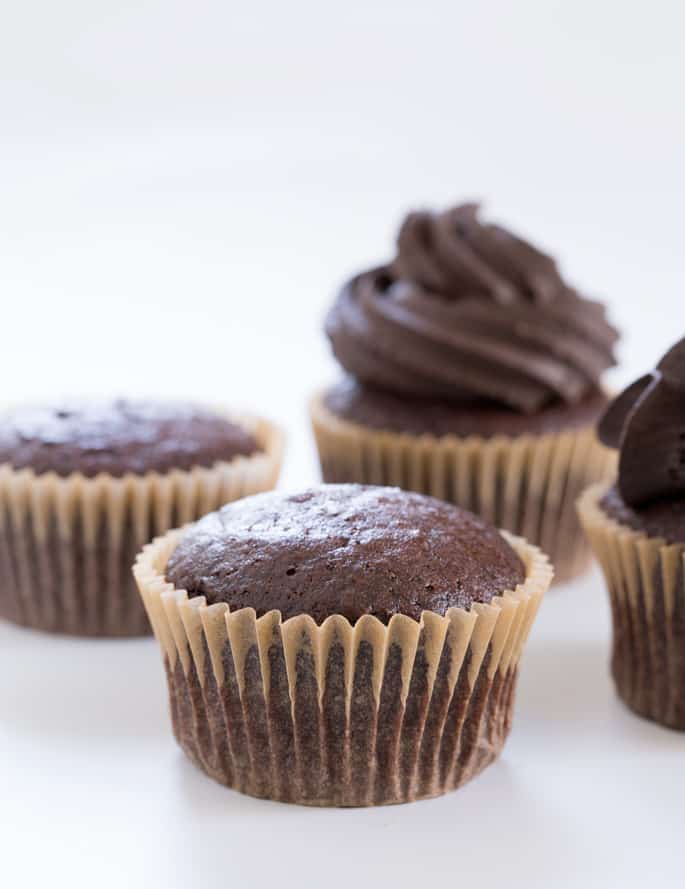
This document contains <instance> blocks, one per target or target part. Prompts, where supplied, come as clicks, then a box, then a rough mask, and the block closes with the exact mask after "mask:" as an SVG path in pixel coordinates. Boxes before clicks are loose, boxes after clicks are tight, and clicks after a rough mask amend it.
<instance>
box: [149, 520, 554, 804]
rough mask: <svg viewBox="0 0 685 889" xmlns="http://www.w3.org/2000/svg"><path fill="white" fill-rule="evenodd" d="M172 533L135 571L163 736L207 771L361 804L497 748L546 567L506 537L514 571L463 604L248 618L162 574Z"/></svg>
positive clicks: (294, 794) (489, 755) (434, 792)
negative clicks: (495, 592) (163, 716)
mask: <svg viewBox="0 0 685 889" xmlns="http://www.w3.org/2000/svg"><path fill="white" fill-rule="evenodd" d="M182 533H183V532H182V531H172V532H170V533H169V534H167V535H166V536H164V537H161V538H159V539H157V540H155V541H154V542H153V543H151V544H149V545H148V546H147V547H145V549H144V550H143V552H142V553H141V554H140V556H139V557H138V560H137V561H136V564H135V567H134V574H135V577H136V580H137V582H138V586H139V589H140V592H141V595H142V598H143V600H144V602H145V606H146V608H147V611H148V614H149V616H150V621H151V623H152V626H153V628H154V632H155V635H156V637H157V639H158V641H159V643H160V645H161V648H162V654H163V660H164V665H165V668H166V673H167V679H168V683H169V693H170V703H171V718H172V723H173V729H174V733H175V735H176V738H177V740H178V742H179V744H180V745H181V747H182V748H183V750H184V751H185V752H186V753H187V754H188V756H189V757H190V758H191V759H192V760H193V762H195V763H196V765H197V766H199V768H201V769H202V770H203V771H205V772H206V773H207V774H208V775H210V776H211V777H212V778H214V779H215V780H216V781H219V782H220V783H222V784H226V785H228V786H229V787H232V788H235V789H236V790H239V791H241V792H243V793H248V794H250V795H252V796H257V797H264V798H267V799H273V800H281V801H283V802H292V803H303V804H307V805H318V806H369V805H381V804H386V803H400V802H408V801H410V800H416V799H422V798H427V797H433V796H438V795H440V794H442V793H445V792H446V791H448V790H452V789H454V788H456V787H459V786H460V785H461V784H463V783H464V782H466V781H468V780H469V779H470V778H472V777H473V776H474V775H476V774H477V773H478V772H480V771H481V770H482V769H483V768H485V766H487V765H488V764H489V763H490V762H492V761H493V760H494V759H495V758H496V757H497V755H498V754H499V752H500V750H501V748H502V745H503V744H504V741H505V739H506V736H507V734H508V733H509V729H510V726H511V718H512V708H513V700H514V690H515V685H516V678H517V671H518V663H519V658H520V656H521V651H522V648H523V645H524V643H525V641H526V638H527V636H528V632H529V630H530V627H531V624H532V622H533V619H534V617H535V614H536V612H537V609H538V606H539V604H540V601H541V598H542V596H543V594H544V592H545V591H546V589H547V587H548V586H549V584H550V582H551V578H552V568H551V566H550V564H549V561H548V560H547V558H546V556H544V555H543V554H542V553H541V552H540V551H539V550H538V549H537V548H535V547H532V546H530V545H528V544H527V543H526V542H525V541H523V540H521V539H519V538H515V537H511V536H509V535H505V536H506V537H507V540H508V541H509V542H510V543H511V545H512V546H513V547H514V548H515V550H516V551H517V552H518V554H519V555H520V556H521V558H522V560H523V562H524V565H525V568H526V579H525V581H524V582H523V583H522V584H519V586H518V587H517V588H516V590H514V591H502V594H501V595H500V596H498V597H496V598H495V599H493V601H492V603H491V604H489V605H484V604H474V605H473V606H472V608H471V609H470V610H469V611H465V610H463V609H458V608H452V609H450V610H449V611H448V612H447V614H446V615H445V616H444V617H443V616H441V615H438V614H435V613H432V612H428V611H424V612H423V615H422V617H421V620H420V622H419V621H416V620H414V619H412V618H410V617H406V616H404V615H395V616H393V617H392V619H391V620H390V622H389V623H388V625H387V626H386V625H384V624H383V623H381V621H379V620H378V619H377V618H375V617H372V616H370V615H366V616H364V617H362V618H360V619H359V620H358V621H357V622H356V623H355V625H354V626H352V625H351V624H350V623H349V621H348V620H347V619H346V618H344V617H343V616H341V615H333V616H331V617H329V618H327V619H326V620H325V621H324V622H323V623H322V624H321V625H320V626H317V625H316V623H315V622H314V620H313V619H312V618H311V617H309V616H308V615H301V616H296V617H292V618H290V619H288V620H286V621H281V615H280V612H278V611H270V612H267V613H266V614H264V615H263V616H262V617H260V618H257V617H256V613H255V610H254V609H252V608H242V609H240V610H237V611H235V612H231V611H230V610H229V608H228V606H227V605H225V604H215V605H211V606H207V605H206V602H205V599H204V597H201V596H198V597H195V598H192V599H188V596H187V593H186V592H185V591H184V590H177V589H175V588H174V587H173V585H172V584H170V583H168V582H167V581H166V579H165V570H166V565H167V562H168V559H169V556H170V555H171V553H172V551H173V550H174V548H175V547H176V545H177V543H178V541H179V539H180V537H181V534H182Z"/></svg>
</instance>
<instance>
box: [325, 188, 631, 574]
mask: <svg viewBox="0 0 685 889" xmlns="http://www.w3.org/2000/svg"><path fill="white" fill-rule="evenodd" d="M326 332H327V334H328V336H329V338H330V341H331V344H332V347H333V351H334V353H335V355H336V357H337V359H338V360H339V362H340V363H341V365H342V366H343V368H344V369H345V370H346V371H347V374H348V376H347V377H346V378H345V379H344V380H343V381H342V382H340V383H339V384H338V385H336V386H333V387H332V388H329V389H328V390H326V391H324V392H323V393H319V394H317V395H316V396H315V397H314V398H313V400H312V403H311V417H312V422H313V426H314V432H315V436H316V441H317V446H318V451H319V456H320V460H321V467H322V472H323V477H324V480H326V481H329V482H349V481H355V482H363V483H370V484H386V485H399V486H400V487H403V488H407V489H410V490H414V491H420V492H425V493H429V494H432V495H433V496H436V497H439V498H442V499H444V500H449V501H451V502H454V503H456V504H459V505H461V506H463V507H466V508H467V509H470V510H472V511H474V512H477V513H479V514H480V515H482V516H484V517H485V518H487V519H488V520H490V521H491V522H493V523H494V524H495V525H496V526H497V527H501V528H505V529H507V530H510V531H512V532H514V533H517V534H522V535H523V536H525V537H526V538H527V539H529V540H530V541H532V542H534V543H536V544H539V545H540V546H541V547H542V548H543V549H544V550H545V552H547V553H548V554H549V555H550V556H551V558H552V560H553V562H554V564H555V568H556V576H557V578H558V579H562V580H563V579H569V578H571V577H573V576H575V575H576V574H578V573H579V572H580V571H582V570H583V569H584V568H585V566H586V564H587V562H588V560H589V550H588V547H587V544H586V542H585V540H584V538H583V535H582V533H581V530H580V527H579V524H578V520H577V517H576V514H575V501H576V499H577V497H578V495H579V494H580V492H581V491H582V490H583V489H584V488H585V487H586V486H587V485H588V484H590V483H592V482H595V481H599V480H602V479H604V478H608V477H609V476H610V474H611V472H612V471H613V469H612V467H613V460H612V456H611V454H610V452H609V451H608V450H607V449H606V448H604V447H603V446H602V445H601V444H600V443H599V442H598V440H597V438H596V435H595V431H594V425H595V423H596V421H597V419H598V417H599V416H600V415H601V413H602V411H603V410H604V408H605V407H606V404H607V400H608V399H607V395H606V394H605V392H604V390H603V389H602V382H601V378H602V374H603V372H604V371H605V370H606V369H607V368H609V367H611V366H612V365H613V364H614V363H615V361H614V352H613V349H614V345H615V342H616V340H617V333H616V330H615V329H614V328H613V327H612V326H611V324H609V322H608V321H607V319H606V315H605V310H604V308H603V306H602V305H600V304H599V303H597V302H592V301H590V300H588V299H585V298H584V297H582V296H580V295H579V294H578V293H577V292H576V291H575V290H573V289H572V288H571V287H569V285H568V284H566V282H565V281H564V280H563V279H562V277H561V276H560V274H559V271H558V269H557V266H556V263H555V262H554V260H553V259H552V258H551V257H549V256H547V255H546V254H544V253H542V252H541V251H540V250H538V249H537V248H535V247H533V246H532V245H531V244H529V243H527V242H526V241H524V240H522V239H521V238H519V237H517V236H515V235H513V234H511V233H510V232H508V231H507V230H505V229H503V228H500V227H499V226H497V225H492V224H488V223H483V222H481V220H480V218H479V209H478V206H477V205H474V204H464V205H462V206H458V207H455V208H453V209H450V210H447V211H446V212H443V213H431V212H417V213H410V214H409V215H408V216H407V218H406V219H405V220H404V222H403V224H402V226H401V228H400V232H399V236H398V243H397V256H396V257H395V259H394V260H393V261H392V262H391V263H390V264H389V265H386V266H382V267H380V268H376V269H373V270H371V271H368V272H364V273H362V274H360V275H358V276H357V277H355V278H353V279H352V280H351V281H349V282H348V283H347V284H346V285H345V286H344V287H343V288H342V290H341V291H340V293H339V295H338V298H337V300H336V302H335V304H334V306H333V308H332V309H331V311H330V313H329V315H328V318H327V321H326Z"/></svg>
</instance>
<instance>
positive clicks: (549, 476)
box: [310, 395, 616, 582]
mask: <svg viewBox="0 0 685 889" xmlns="http://www.w3.org/2000/svg"><path fill="white" fill-rule="evenodd" d="M310 415H311V420H312V425H313V428H314V435H315V437H316V444H317V448H318V451H319V458H320V461H321V470H322V474H323V478H324V481H327V482H359V483H361V484H378V485H396V486H397V487H400V488H404V489H405V490H409V491H418V492H420V493H422V494H430V495H431V496H433V497H438V498H440V499H441V500H447V501H449V502H450V503H456V504H457V505H459V506H462V507H464V508H465V509H469V510H471V511H472V512H475V513H477V514H479V515H481V516H483V517H484V518H486V519H488V520H489V521H490V522H492V523H493V524H494V525H495V526H496V527H498V528H504V529H506V530H507V531H511V532H512V534H518V535H520V536H522V537H525V538H526V539H527V540H529V541H530V542H531V543H534V544H536V545H537V546H539V547H540V548H541V549H542V550H543V551H544V552H545V553H547V554H548V555H549V557H550V559H551V560H552V563H553V565H554V573H555V579H556V581H557V582H562V581H565V580H570V579H571V578H573V577H575V576H577V575H578V574H580V573H582V572H583V571H584V570H585V569H586V568H587V567H588V564H589V561H590V548H589V546H588V544H587V541H586V539H585V537H584V535H583V533H582V531H581V528H580V525H579V523H578V518H577V515H576V508H575V504H576V500H577V499H578V496H579V495H580V493H581V492H582V491H583V490H584V489H585V488H586V487H587V486H588V485H590V484H593V483H594V482H598V481H605V480H607V481H608V480H609V479H610V478H611V477H612V476H613V474H614V473H615V463H616V457H615V454H614V453H613V452H612V451H611V450H609V449H608V448H605V447H604V446H603V445H602V444H601V443H600V442H599V440H598V439H597V436H596V434H595V432H594V429H593V428H590V427H586V428H583V429H578V430H567V431H564V432H558V433H548V434H545V435H521V436H514V437H509V436H503V435H498V436H494V437H492V438H480V437H478V436H468V437H466V438H460V437H459V436H456V435H445V436H440V437H436V436H431V435H421V436H418V435H409V434H399V433H393V432H382V431H379V430H374V429H368V428H366V427H364V426H361V425H359V424H356V423H351V422H349V421H347V420H342V419H340V418H339V417H336V416H335V414H333V413H332V412H331V411H329V410H328V409H327V408H326V406H325V405H324V403H323V398H322V396H321V395H317V396H315V397H314V398H313V400H312V402H311V404H310Z"/></svg>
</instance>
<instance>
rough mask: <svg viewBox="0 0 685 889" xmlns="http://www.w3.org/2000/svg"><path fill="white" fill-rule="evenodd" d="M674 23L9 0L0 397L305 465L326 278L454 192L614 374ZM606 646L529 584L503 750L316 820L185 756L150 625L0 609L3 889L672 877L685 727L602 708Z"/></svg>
mask: <svg viewBox="0 0 685 889" xmlns="http://www.w3.org/2000/svg"><path fill="white" fill-rule="evenodd" d="M684 32H685V13H684V12H683V7H682V5H681V4H680V3H678V2H676V0H673V2H667V0H661V2H652V3H650V4H649V5H646V4H642V3H637V2H634V3H633V2H590V0H583V2H575V3H568V2H566V3H562V2H550V0H548V2H543V0H540V2H532V0H521V2H511V3H505V2H499V3H493V2H486V3H468V4H462V3H457V2H444V3H440V2H437V0H424V2H415V3H404V2H399V0H396V2H375V3H374V2H361V0H347V2H345V3H341V4H335V5H334V4H330V3H324V2H321V0H319V2H305V0H290V2H278V0H253V2H250V3H240V4H239V3H235V2H227V0H222V2H218V0H217V2H193V3H191V2H189V0H186V2H185V3H182V2H172V0H149V2H142V0H138V2H136V3H132V2H127V0H119V2H113V0H110V2H105V3H97V2H92V0H91V2H87V3H86V2H75V0H61V2H59V3H52V2H48V0H43V2H36V0H23V2H22V3H16V4H10V3H9V2H8V0H6V3H5V5H4V10H3V15H2V25H1V27H0V309H1V312H2V314H1V315H0V331H1V333H2V340H1V345H0V380H2V392H1V394H0V398H2V400H9V401H16V400H21V399H25V398H39V397H52V396H56V395H73V394H85V395H99V394H115V393H124V394H133V395H144V394H154V395H165V396H184V397H191V398H201V399H207V400H210V401H216V400H220V401H221V400H223V401H225V402H226V403H227V404H230V405H236V406H242V407H247V408H253V409H257V410H261V411H263V412H265V413H267V414H269V415H271V416H273V417H275V418H277V419H280V420H281V421H282V422H283V423H284V424H285V425H286V426H287V427H288V431H289V434H290V451H289V456H288V461H287V464H286V469H285V473H284V477H283V484H284V485H286V486H288V487H292V486H297V485H301V484H306V483H309V482H310V481H312V480H313V479H315V478H316V466H315V463H314V459H313V449H312V445H311V441H310V437H309V431H308V427H307V422H306V411H305V402H306V398H307V395H308V393H310V392H311V391H312V389H314V388H316V387H318V386H320V385H322V384H323V383H325V382H327V381H329V380H331V379H334V377H335V373H336V370H335V366H334V363H333V362H332V360H331V359H330V357H329V355H328V349H327V346H326V343H325V341H324V338H323V336H322V333H321V321H322V316H323V314H324V312H325V310H326V307H327V306H328V305H329V303H330V301H331V299H332V297H333V294H334V292H335V289H336V287H337V285H338V284H339V283H340V282H341V280H342V279H343V278H344V277H345V276H346V275H348V274H349V273H351V272H354V271H356V270H359V269H360V268H362V267H364V266H365V265H366V264H369V263H371V262H376V261H378V260H382V259H384V258H385V257H387V256H388V255H389V253H390V251H391V250H392V238H393V235H394V232H395V230H396V228H397V225H398V223H399V221H400V219H401V216H402V213H403V212H404V211H405V210H406V209H408V208H409V207H414V206H422V205H430V206H444V205H447V204H449V203H450V202H453V201H455V200H458V199H463V198H474V197H475V198H483V199H484V200H485V201H486V202H487V207H488V209H489V211H490V213H491V214H492V215H493V216H494V217H496V218H497V219H499V220H501V221H503V222H505V223H509V224H511V226H512V227H514V228H517V229H519V230H520V231H521V232H523V233H524V234H527V235H530V236H531V237H532V238H533V239H535V240H536V241H537V242H539V243H541V244H542V245H543V246H546V247H548V248H550V249H551V250H552V251H553V252H555V254H556V255H558V257H559V258H560V260H561V262H562V264H563V267H564V269H565V271H566V272H567V274H568V276H569V278H570V279H571V280H573V281H575V282H576V283H577V284H578V285H579V286H580V287H581V288H583V289H585V290H586V291H587V292H588V293H590V294H593V295H596V296H598V297H601V298H603V299H604V300H605V301H606V302H607V303H608V305H609V307H610V310H611V313H612V317H613V318H614V320H615V321H616V323H617V324H618V325H619V326H620V327H621V329H622V330H623V333H624V337H623V343H622V346H621V350H620V357H621V359H622V366H621V368H620V369H619V370H617V371H615V372H614V373H613V374H612V376H611V377H610V382H611V383H612V384H613V385H620V384H621V383H623V382H625V381H627V380H629V379H630V378H632V377H634V376H635V375H637V374H638V373H640V372H642V371H643V370H644V369H646V368H648V367H649V366H651V365H652V364H653V363H654V361H655V360H656V359H657V358H658V356H659V355H660V354H661V353H662V352H663V351H664V349H665V348H666V347H667V346H668V345H669V344H670V343H671V342H673V341H674V340H675V339H677V338H678V337H679V336H681V335H682V334H683V333H684V332H685V330H684V329H685V309H684V297H685V289H684V288H683V268H684V265H683V220H682V213H683V197H684V196H685V173H684V172H683V170H684V168H685V164H684V162H683V158H684V157H685V120H684V112H683V83H684V82H685V38H684V36H683V35H684ZM607 644H608V614H607V606H606V597H605V593H604V591H603V588H602V582H601V580H600V578H599V575H598V574H597V573H594V574H592V575H591V576H590V577H589V578H588V579H586V580H585V581H584V582H582V583H579V584H576V585H575V586H569V587H566V588H564V589H560V590H559V591H558V592H554V593H553V594H552V595H551V596H550V597H549V598H548V600H547V602H546V604H545V606H544V608H543V611H542V613H541V617H540V621H539V623H538V625H537V627H536V629H535V632H534V634H533V637H532V639H531V644H530V648H529V651H528V653H527V656H526V661H525V668H524V671H523V676H522V683H521V689H520V695H519V706H518V712H517V720H516V725H515V729H514V732H513V734H512V737H511V739H510V743H509V745H508V747H507V749H506V752H505V755H504V757H503V759H502V760H501V761H500V762H499V763H498V764H497V765H495V766H493V767H492V768H491V769H489V770H488V771H487V772H486V773H485V774H484V775H483V776H482V777H480V778H479V779H477V780H476V781H475V782H474V783H473V784H471V785H470V786H468V787H467V788H465V789H464V790H462V791H460V792H459V793H457V794H454V795H452V796H449V797H447V798H444V799H441V800H436V801H433V802H427V803H420V804H415V805H412V806H406V807H399V808H393V809H383V810H377V811H375V810H367V811H349V812H339V811H308V810H305V809H301V808H294V807H286V806H279V805H275V804H269V803H264V802H257V801H254V800H251V799H248V798H242V797H240V796H238V795H236V794H234V793H232V792H230V791H226V790H225V789H223V788H221V787H219V786H215V785H213V784H212V783H211V782H210V781H209V780H208V779H206V778H204V776H202V775H200V774H198V773H197V772H196V771H195V770H194V769H193V768H192V766H190V765H189V764H187V763H186V762H185V761H184V760H183V758H182V756H181V754H180V752H179V751H178V750H177V749H176V748H175V746H174V744H173V742H172V740H171V737H170V732H169V729H168V725H167V714H166V701H165V697H164V695H165V692H164V687H163V681H162V672H161V668H160V665H159V663H158V652H157V649H156V647H155V645H154V644H153V643H152V642H149V641H136V642H118V643H108V642H103V643H91V642H84V641H72V640H64V639H52V638H45V637H41V636H38V635H35V634H32V633H29V632H24V631H19V630H16V629H14V628H10V627H8V626H1V627H0V852H1V854H2V859H1V860H2V868H3V871H2V875H3V876H2V879H3V882H5V881H6V883H7V885H8V886H12V887H23V886H28V887H39V886H44V885H52V886H62V885H70V886H74V887H82V886H84V887H85V886H88V887H90V886H93V885H96V886H98V887H99V889H103V887H108V886H117V887H121V886H127V887H139V886H140V887H156V886H165V887H169V889H173V887H176V886H179V887H180V886H183V887H187V886H189V885H192V886H197V887H207V889H213V887H229V889H253V887H258V889H261V887H266V886H273V885H280V886H283V887H287V886H290V885H292V886H298V887H308V886H322V885H326V886H328V887H337V886H350V885H356V886H361V887H366V886H367V885H372V884H373V885H378V884H379V883H380V884H381V885H383V884H386V883H387V884H388V885H390V884H391V883H392V885H393V886H396V887H404V886H407V887H408V886H416V885H425V884H428V883H430V882H431V881H433V880H435V882H436V884H437V883H441V884H444V885H457V884H461V883H462V881H465V885H467V886H473V887H488V886H498V887H499V886H502V885H504V886H526V887H537V886H540V887H548V886H555V887H578V889H593V887H595V886H596V887H600V886H602V887H614V886H622V887H630V886H636V887H637V886H643V885H645V884H647V883H649V885H652V886H657V887H671V886H682V881H683V865H682V842H683V822H684V821H685V817H684V811H685V803H684V802H683V798H684V797H685V768H684V764H685V737H683V736H681V735H677V734H675V733H670V732H668V731H666V730H662V729H659V728H657V727H655V726H651V725H649V724H647V723H644V722H641V721H639V720H638V719H636V718H634V717H632V716H630V715H629V714H628V713H626V712H624V710H623V709H622V708H621V707H620V705H619V704H618V703H617V702H616V701H615V700H614V698H613V694H612V691H611V686H610V683H609V680H608V676H607V669H606V661H607V651H608V649H607Z"/></svg>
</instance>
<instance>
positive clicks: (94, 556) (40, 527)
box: [0, 417, 283, 636]
mask: <svg viewBox="0 0 685 889" xmlns="http://www.w3.org/2000/svg"><path fill="white" fill-rule="evenodd" d="M238 422H240V424H241V425H243V426H244V427H245V428H247V429H249V430H250V431H251V432H252V433H253V435H254V436H255V438H256V439H257V442H258V445H259V448H260V451H259V453H256V454H254V455H252V456H249V457H244V456H239V457H236V458H235V459H233V460H231V461H230V462H225V463H216V464H215V465H214V466H212V467H210V468H202V467H196V468H194V469H191V470H188V471H182V470H173V471H171V472H168V473H163V474H160V473H156V472H150V473H147V474H146V475H134V474H127V475H125V476H123V477H121V478H115V477H113V476H110V475H107V474H104V473H103V474H101V475H98V476H96V477H95V478H86V477H85V476H83V475H80V474H73V475H70V476H68V477H60V476H58V475H56V474H55V473H53V472H50V473H45V474H40V475H36V474H35V473H34V472H33V471H32V470H28V469H22V470H13V469H12V468H11V467H10V466H8V465H6V464H5V465H2V466H0V617H3V618H5V619H7V620H11V621H13V622H14V623H17V624H21V625H23V626H28V627H33V628H35V629H40V630H46V631H50V632H59V633H69V634H73V635H80V636H136V635H143V634H147V633H149V632H150V624H149V621H148V619H147V615H146V614H145V609H144V608H143V606H142V603H141V601H140V596H139V595H138V591H137V589H136V584H135V582H134V580H133V577H132V575H131V565H132V564H133V561H134V559H135V557H136V554H137V553H138V552H139V551H140V549H141V547H142V546H143V545H144V544H145V543H147V542H148V541H150V540H151V539H152V538H153V537H155V536H156V535H158V534H162V533H164V532H165V531H167V530H168V529H169V528H173V527H176V526H178V525H181V524H184V523H186V522H189V521H192V520H194V519H196V518H199V517H200V516H201V515H204V514H205V513H207V512H211V511H212V510H214V509H217V508H218V507H219V506H221V505H222V504H224V503H227V502H228V501H231V500H235V499H237V498H239V497H243V496H246V495H247V494H254V493H257V492H259V491H264V490H268V489H270V488H272V487H273V486H274V485H275V483H276V480H277V478H278V474H279V471H280V465H281V460H282V451H283V435H282V433H281V431H280V430H279V429H278V428H277V427H275V426H274V425H272V424H271V423H268V422H267V421H265V420H262V419H259V418H250V417H240V418H238Z"/></svg>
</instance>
